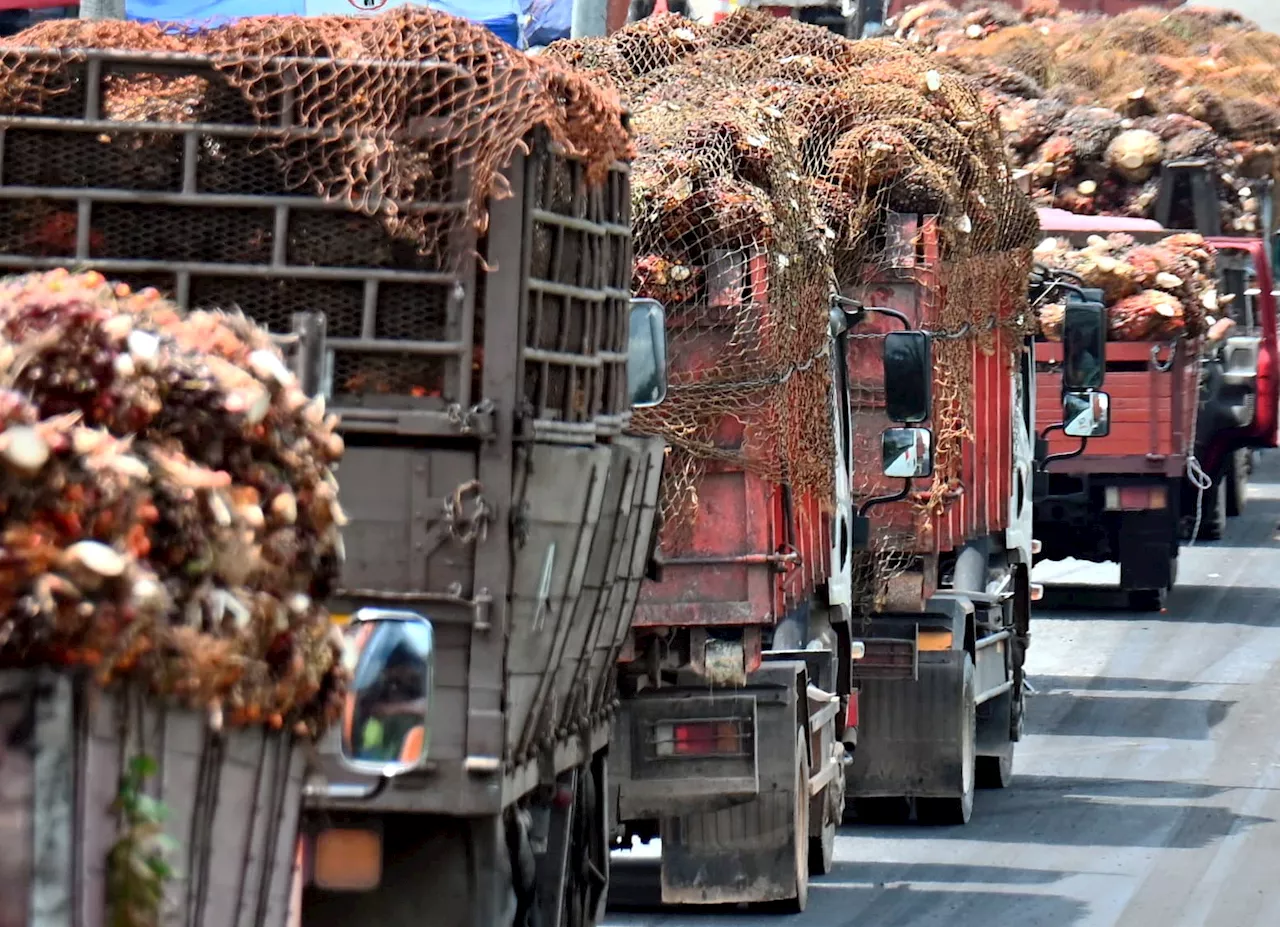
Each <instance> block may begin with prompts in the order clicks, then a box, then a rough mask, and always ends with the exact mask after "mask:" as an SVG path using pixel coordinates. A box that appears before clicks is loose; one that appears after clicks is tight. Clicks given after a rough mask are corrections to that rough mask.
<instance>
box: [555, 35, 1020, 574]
mask: <svg viewBox="0 0 1280 927" xmlns="http://www.w3.org/2000/svg"><path fill="white" fill-rule="evenodd" d="M548 54H549V56H550V57H553V58H558V59H559V60H562V61H565V62H567V63H570V64H573V65H575V66H577V67H579V68H581V69H584V70H586V71H589V72H592V73H593V74H594V75H595V76H596V78H597V79H598V80H601V81H607V82H609V83H611V84H612V85H614V86H616V87H617V88H618V89H619V90H620V91H621V94H622V98H623V102H624V103H625V104H626V106H627V107H628V108H629V109H630V111H631V113H632V126H633V128H634V130H635V133H636V147H637V154H636V159H635V163H634V166H633V171H632V203H633V209H632V213H633V229H634V236H635V253H636V264H635V275H634V288H635V291H636V295H638V296H648V297H653V298H655V299H658V300H660V301H661V302H663V303H664V304H665V305H666V307H667V314H668V329H667V337H668V342H669V356H670V361H671V368H672V369H671V384H670V390H669V393H668V397H667V400H666V402H665V403H664V404H663V405H662V406H659V407H657V408H655V409H652V410H644V411H643V413H642V414H638V415H637V418H636V421H637V423H638V424H639V426H640V427H641V428H643V429H647V430H650V431H652V432H654V433H657V434H660V435H662V436H663V437H664V438H665V439H666V440H667V442H668V444H669V446H670V448H671V450H670V452H669V457H668V469H667V475H666V484H665V489H666V500H665V506H664V515H665V518H666V524H667V536H666V538H665V539H664V544H665V546H666V547H667V548H668V549H675V550H678V549H679V548H680V547H681V546H682V545H684V544H687V542H688V539H689V537H690V532H691V530H692V527H693V525H694V524H695V523H696V518H697V513H698V491H699V485H700V483H701V481H702V479H703V477H704V476H705V474H706V473H707V471H708V469H710V468H715V467H717V466H721V465H723V464H726V463H727V464H729V465H732V466H736V467H746V468H747V469H749V470H751V471H753V472H755V473H758V474H761V475H763V476H766V477H768V478H771V479H785V480H787V481H789V482H790V483H791V485H792V486H793V487H794V488H796V489H797V490H800V491H805V490H815V491H818V492H822V493H825V492H827V491H829V488H830V479H831V474H832V470H833V458H834V453H835V452H834V450H833V441H832V432H831V428H832V425H831V412H830V408H831V407H830V400H829V394H830V389H831V361H830V359H829V357H828V356H827V354H828V350H829V348H828V345H829V338H828V311H829V308H830V307H831V305H832V302H831V301H832V295H833V294H834V293H838V292H843V293H845V294H847V295H860V296H861V295H865V294H866V292H867V288H868V287H870V286H871V285H873V284H875V283H876V282H877V281H879V280H880V279H881V278H882V276H883V275H884V274H886V273H887V274H890V275H893V274H897V275H899V277H901V276H902V275H903V274H905V275H906V276H905V277H903V279H907V280H915V279H917V276H913V271H912V270H911V268H913V267H914V268H917V270H918V271H919V273H921V274H923V273H925V272H926V271H930V272H935V273H936V274H937V277H938V278H939V279H942V280H947V279H953V280H961V279H963V280H966V281H968V283H967V284H965V285H956V286H950V287H945V288H936V289H935V291H934V292H933V293H932V294H931V295H930V296H927V297H921V305H918V306H916V314H917V317H918V319H919V321H920V323H921V324H923V325H925V326H926V327H929V328H933V329H938V330H941V331H947V332H951V333H954V334H958V335H959V337H958V338H956V339H955V340H950V341H939V342H938V345H937V347H936V348H935V358H936V360H937V365H936V384H935V397H936V398H935V430H936V431H937V432H938V453H937V462H938V466H937V476H936V479H935V483H934V491H933V492H932V493H930V494H928V498H927V499H922V500H919V501H920V503H921V509H922V510H935V511H936V509H937V507H939V506H941V505H943V504H945V496H946V492H947V490H948V487H949V484H950V483H951V482H952V481H954V480H955V479H956V478H957V477H958V474H959V466H960V463H959V461H960V453H959V447H960V442H962V441H963V440H966V439H968V438H971V437H972V434H971V432H970V430H969V425H970V423H969V421H968V410H969V408H970V403H969V402H968V401H967V397H968V390H969V388H970V384H971V374H972V356H973V352H972V345H973V339H974V338H983V337H986V336H987V335H986V333H989V332H990V331H991V326H990V322H991V321H993V318H992V317H993V313H994V312H995V307H996V306H997V305H998V304H999V303H1000V299H1001V296H1002V295H1003V296H1004V298H1005V299H1006V301H1009V300H1011V301H1012V306H1011V309H1010V311H1009V313H1008V314H1007V317H1006V318H1005V319H1002V321H1004V322H1005V323H1006V324H1008V325H1012V326H1021V325H1024V324H1025V316H1024V314H1023V313H1021V312H1020V311H1018V309H1019V307H1021V306H1022V305H1024V302H1025V301H1024V297H1023V296H1022V295H1021V294H1022V293H1023V292H1025V286H1026V271H1027V268H1028V264H1029V252H1030V247H1031V245H1032V244H1033V243H1034V241H1035V237H1036V217H1035V213H1034V211H1033V210H1032V209H1031V207H1030V205H1029V203H1028V201H1027V200H1026V198H1025V196H1023V195H1022V194H1021V193H1020V192H1019V191H1018V190H1017V189H1016V186H1015V184H1014V182H1013V179H1012V175H1011V172H1010V169H1009V167H1008V164H1007V162H1006V159H1005V156H1004V153H1003V150H1002V147H1001V140H1000V134H999V130H998V127H997V126H996V124H995V122H994V121H993V119H992V118H991V116H990V115H989V114H988V113H987V112H985V111H984V110H983V107H982V101H981V99H980V98H979V96H978V94H977V93H976V92H975V91H974V90H973V89H972V88H971V87H970V86H969V85H968V84H967V82H966V81H965V80H963V79H962V78H961V76H960V75H958V74H957V73H955V72H954V71H952V70H951V69H949V68H947V67H946V66H945V65H943V64H942V63H941V62H940V60H939V59H938V58H937V57H936V56H931V55H929V54H926V53H923V52H921V51H919V50H916V49H914V48H911V47H910V46H908V45H906V44H904V43H900V42H895V41H862V42H853V41H849V40H846V39H843V38H840V37H838V36H836V35H834V34H832V33H830V32H828V31H826V30H823V29H821V28H817V27H811V26H806V25H801V24H799V23H796V22H793V21H790V20H779V19H776V18H774V17H772V16H770V15H768V14H761V13H756V12H751V11H740V12H738V13H735V14H734V15H732V16H731V17H729V18H728V19H727V20H725V21H723V22H722V23H720V24H718V25H716V26H713V27H705V26H701V25H698V24H694V23H691V22H689V21H688V20H686V19H683V18H681V17H679V16H657V17H652V18H650V19H647V20H644V21H642V22H639V23H636V24H634V25H632V26H629V27H627V28H626V29H624V30H622V31H621V32H619V33H617V34H616V35H614V36H611V37H609V38H607V39H588V40H575V41H569V42H562V43H558V44H556V45H553V46H551V48H550V49H549V51H548ZM916 216H927V217H932V218H930V219H929V220H928V221H927V222H926V223H919V222H915V220H914V218H909V217H916ZM912 222H915V225H912ZM926 226H927V227H928V229H929V230H930V232H929V233H928V234H927V235H926V233H925V231H924V229H925V228H926ZM911 229H914V231H912V230H911ZM904 230H905V231H904ZM926 237H928V238H929V240H930V241H932V242H934V243H935V246H936V247H935V251H936V253H934V254H933V256H932V260H933V261H934V264H935V265H936V266H934V267H933V268H926V267H925V266H924V265H925V263H927V262H926V261H925V259H924V257H923V251H921V249H922V248H923V247H924V245H923V241H924V239H925V238H926ZM918 252H919V255H918ZM904 255H905V257H906V261H905V263H904ZM918 256H919V257H920V260H919V261H918V262H917V257H918ZM912 292H913V293H914V292H915V291H914V290H913V291H912ZM1011 294H1012V295H1011ZM927 299H933V300H934V304H933V305H932V306H930V307H925V306H924V305H923V302H924V301H925V300H927ZM965 323H973V324H972V325H971V326H970V327H969V328H966V326H965ZM892 327H894V326H891V325H887V324H884V325H882V324H881V323H880V322H879V321H869V322H865V323H863V324H861V325H859V326H858V328H857V329H856V331H855V335H854V340H855V347H854V349H853V350H852V351H851V366H852V368H853V378H854V383H853V387H854V394H855V395H854V404H855V410H854V411H855V415H854V424H855V428H856V433H855V435H854V436H853V439H854V440H853V443H854V446H855V448H856V453H855V459H856V465H855V484H856V485H855V490H856V492H857V493H858V495H859V496H860V497H863V498H865V497H866V496H869V495H873V494H877V493H878V492H880V491H882V487H881V485H880V484H881V482H882V478H881V476H880V466H879V443H878V442H879V435H880V430H881V428H882V427H883V426H884V424H886V423H885V421H884V419H883V416H882V415H880V414H877V412H880V413H882V411H883V406H884V395H883V372H882V371H881V370H880V345H881V342H882V334H881V333H883V332H884V331H888V330H890V329H891V328H892ZM879 528H880V530H878V532H877V538H876V546H877V551H876V553H875V554H874V555H873V556H872V557H871V558H870V561H871V562H870V563H869V566H868V570H869V572H868V573H867V575H865V576H864V577H863V586H864V590H863V591H864V592H865V593H869V594H870V597H871V598H874V594H875V593H876V592H877V589H875V588H866V587H867V585H868V584H875V585H880V586H882V585H883V581H884V580H885V578H886V573H887V572H889V571H890V570H891V568H887V567H886V565H887V564H888V563H889V562H890V561H893V562H895V563H897V562H899V561H901V560H902V557H901V556H899V555H900V554H902V552H903V551H908V552H909V551H911V550H914V549H915V545H916V544H917V543H918V538H917V535H918V532H917V531H916V530H915V529H914V528H913V527H912V526H910V525H908V526H905V528H904V527H903V526H898V528H896V529H894V528H890V527H889V526H888V525H882V526H879ZM866 598H867V597H866V596H864V599H866Z"/></svg>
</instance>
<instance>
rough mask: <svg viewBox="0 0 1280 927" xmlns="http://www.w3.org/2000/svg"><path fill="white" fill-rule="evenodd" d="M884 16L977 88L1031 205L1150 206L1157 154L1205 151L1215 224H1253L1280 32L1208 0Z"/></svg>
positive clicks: (1278, 93)
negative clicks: (1110, 12) (1169, 7)
mask: <svg viewBox="0 0 1280 927" xmlns="http://www.w3.org/2000/svg"><path fill="white" fill-rule="evenodd" d="M891 26H892V27H893V28H894V29H896V34H897V35H898V36H899V37H900V38H904V39H906V40H907V41H910V42H914V43H917V44H919V45H921V46H923V47H926V48H929V49H931V50H934V51H939V52H943V53H945V54H944V58H945V59H946V60H949V61H950V62H951V63H952V66H953V67H954V68H955V69H956V70H957V71H958V72H960V73H962V74H964V75H966V76H967V77H968V78H969V79H970V80H971V81H972V82H973V83H974V84H975V85H976V86H978V87H980V88H981V92H982V93H983V95H984V98H985V99H987V100H988V101H989V105H990V106H991V108H992V109H993V110H994V111H995V112H996V113H997V114H998V116H999V119H1000V124H1001V128H1002V130H1003V132H1004V136H1005V144H1006V148H1007V150H1008V154H1009V157H1010V160H1011V162H1012V163H1013V165H1014V167H1015V168H1018V169H1023V170H1025V171H1026V172H1027V175H1026V176H1027V177H1028V178H1029V182H1030V185H1031V192H1032V197H1033V199H1034V201H1035V202H1036V204H1037V205H1038V206H1052V207H1056V208H1059V209H1066V210H1068V211H1071V212H1075V213H1080V214H1085V215H1094V214H1097V215H1116V216H1128V217H1134V218H1154V212H1155V206H1156V202H1157V197H1158V190H1159V187H1158V177H1159V168H1160V166H1161V164H1163V163H1166V162H1169V161H1178V160H1187V159H1206V160H1208V161H1209V162H1210V164H1211V170H1212V173H1213V175H1214V177H1215V181H1216V184H1217V187H1218V190H1219V197H1220V200H1221V206H1220V212H1221V215H1222V223H1223V232H1224V233H1227V234H1233V233H1234V234H1255V233H1258V232H1260V231H1262V229H1261V222H1262V221H1263V217H1264V216H1265V214H1266V210H1265V209H1264V205H1263V203H1262V197H1261V196H1260V195H1259V191H1260V187H1261V184H1260V182H1259V181H1260V180H1261V181H1265V180H1268V179H1270V178H1272V177H1275V176H1280V37H1276V36H1273V35H1270V34H1268V33H1264V32H1262V31H1261V30H1259V29H1258V28H1257V26H1256V25H1254V24H1253V23H1251V22H1249V21H1248V20H1246V19H1244V18H1243V17H1241V16H1239V15H1238V14H1228V13H1223V12H1221V11H1215V10H1204V9H1198V8H1194V7H1186V8H1182V9H1178V10H1174V11H1171V12H1167V11H1164V10H1153V9H1139V10H1133V11H1131V12H1128V13H1124V14H1121V15H1119V16H1114V17H1106V16H1101V15H1098V14H1078V13H1073V12H1068V11H1064V10H1061V9H1060V8H1058V5H1057V4H1056V3H1054V2H1053V0H1047V2H1036V3H1025V4H1023V5H1022V10H1021V12H1020V13H1019V14H1016V15H1010V11H1009V10H1007V9H1004V8H1003V7H1002V6H1001V5H1000V4H988V3H982V2H976V0H970V2H953V3H951V4H947V3H942V2H938V0H930V2H927V3H921V4H918V5H917V6H915V7H912V8H910V9H908V10H907V11H905V12H904V13H902V14H901V16H899V17H898V18H897V20H896V21H894V22H893V23H891ZM1010 72H1012V73H1010ZM1153 136H1156V137H1154V138H1153Z"/></svg>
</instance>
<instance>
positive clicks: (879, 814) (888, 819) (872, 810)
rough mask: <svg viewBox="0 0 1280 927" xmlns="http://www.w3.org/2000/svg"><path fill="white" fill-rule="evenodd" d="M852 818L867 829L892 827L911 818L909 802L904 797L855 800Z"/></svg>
mask: <svg viewBox="0 0 1280 927" xmlns="http://www.w3.org/2000/svg"><path fill="white" fill-rule="evenodd" d="M853 813H854V817H855V819H856V820H857V822H858V823H859V824H865V825H867V826H868V827H876V826H880V827H892V826H895V825H897V824H905V823H907V821H908V820H909V819H910V818H911V802H910V801H909V800H908V799H907V798H906V797H905V796H894V797H891V798H855V799H854V800H853Z"/></svg>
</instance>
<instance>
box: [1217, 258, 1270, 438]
mask: <svg viewBox="0 0 1280 927" xmlns="http://www.w3.org/2000/svg"><path fill="white" fill-rule="evenodd" d="M1219 242H1221V240H1219ZM1219 242H1215V244H1217V245H1218V249H1219V251H1218V297H1219V305H1220V306H1221V309H1220V310H1219V311H1220V314H1222V315H1224V316H1226V317H1229V318H1231V319H1232V320H1233V321H1234V322H1235V323H1236V325H1235V328H1233V329H1232V331H1231V333H1230V335H1229V336H1228V337H1227V339H1226V341H1225V343H1224V344H1223V345H1222V348H1221V351H1220V354H1219V356H1218V358H1217V360H1218V362H1219V363H1220V364H1221V365H1222V380H1221V386H1220V388H1219V389H1218V391H1217V395H1216V396H1214V397H1210V401H1211V402H1212V403H1213V405H1214V409H1213V415H1214V417H1215V418H1219V419H1220V420H1221V421H1222V424H1223V425H1224V426H1225V427H1228V428H1231V429H1233V430H1235V429H1239V431H1238V432H1237V436H1238V437H1239V438H1242V439H1244V440H1242V441H1239V442H1238V443H1237V446H1252V447H1258V446H1262V447H1272V446H1274V445H1275V443H1276V411H1277V408H1276V407H1277V401H1278V400H1277V383H1276V360H1277V357H1276V353H1277V352H1276V307H1275V298H1274V296H1273V295H1272V293H1271V289H1272V281H1271V279H1270V278H1271V274H1270V269H1269V267H1268V265H1267V260H1266V254H1265V252H1264V251H1263V250H1262V249H1261V246H1260V243H1258V242H1255V241H1242V242H1239V243H1232V244H1227V243H1219ZM1224 300H1226V302H1225V304H1224V303H1223V301H1224Z"/></svg>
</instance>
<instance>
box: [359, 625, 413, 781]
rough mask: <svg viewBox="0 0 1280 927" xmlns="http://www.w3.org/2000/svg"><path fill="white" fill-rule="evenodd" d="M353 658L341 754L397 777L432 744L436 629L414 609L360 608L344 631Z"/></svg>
mask: <svg viewBox="0 0 1280 927" xmlns="http://www.w3.org/2000/svg"><path fill="white" fill-rule="evenodd" d="M345 637H346V643H347V654H346V659H347V660H348V661H349V662H351V663H354V670H353V673H352V676H353V680H352V684H351V689H350V691H349V692H348V693H347V701H346V704H345V705H344V707H343V712H342V757H343V759H344V760H346V762H347V764H348V765H349V766H350V767H351V768H352V769H353V770H355V771H356V772H364V773H374V774H377V775H381V776H398V775H400V774H402V773H405V772H409V771H410V770H412V769H416V768H418V767H419V766H421V765H422V764H423V762H424V761H425V760H426V758H427V752H428V749H429V741H430V737H429V732H430V708H431V693H432V683H433V680H434V676H435V632H434V628H433V627H432V624H431V622H430V621H428V620H427V619H426V618H423V617H422V616H421V615H419V614H417V613H416V612H408V611H397V610H393V609H381V608H362V609H360V610H359V611H358V612H356V613H355V614H354V615H353V616H352V617H351V623H350V624H349V625H348V626H347V628H346V632H345Z"/></svg>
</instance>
